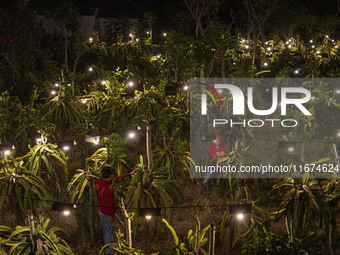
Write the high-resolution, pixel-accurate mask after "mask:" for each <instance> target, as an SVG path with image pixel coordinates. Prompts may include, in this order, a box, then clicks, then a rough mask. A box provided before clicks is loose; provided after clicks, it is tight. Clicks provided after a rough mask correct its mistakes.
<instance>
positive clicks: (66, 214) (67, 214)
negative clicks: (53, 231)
mask: <svg viewBox="0 0 340 255" xmlns="http://www.w3.org/2000/svg"><path fill="white" fill-rule="evenodd" d="M63 213H64V215H65V216H69V215H70V213H71V212H70V211H68V210H65V211H63Z"/></svg>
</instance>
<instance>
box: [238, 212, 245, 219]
mask: <svg viewBox="0 0 340 255" xmlns="http://www.w3.org/2000/svg"><path fill="white" fill-rule="evenodd" d="M236 217H237V219H238V220H243V219H244V214H243V213H238V214H237V215H236Z"/></svg>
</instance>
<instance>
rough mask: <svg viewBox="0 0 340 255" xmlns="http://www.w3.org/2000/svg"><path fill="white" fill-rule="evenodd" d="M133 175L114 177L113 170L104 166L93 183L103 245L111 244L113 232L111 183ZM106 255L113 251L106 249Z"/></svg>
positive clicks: (113, 210)
mask: <svg viewBox="0 0 340 255" xmlns="http://www.w3.org/2000/svg"><path fill="white" fill-rule="evenodd" d="M135 173H136V170H134V171H132V172H131V173H127V174H125V175H121V176H116V177H114V171H113V168H112V167H111V166H105V167H103V169H102V171H101V174H102V178H101V179H99V180H96V181H95V182H96V185H97V191H98V211H99V215H100V217H101V219H102V221H103V237H104V243H105V245H106V244H109V243H112V242H113V239H114V232H115V225H114V218H115V215H116V205H115V193H114V190H113V189H111V188H110V186H111V184H112V182H116V183H119V182H121V180H122V179H123V178H125V177H128V176H131V175H133V174H135ZM106 254H113V249H112V248H110V249H106Z"/></svg>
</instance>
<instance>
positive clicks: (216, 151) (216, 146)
mask: <svg viewBox="0 0 340 255" xmlns="http://www.w3.org/2000/svg"><path fill="white" fill-rule="evenodd" d="M208 153H209V159H210V160H209V161H210V162H212V163H211V164H212V165H213V166H216V165H217V157H218V156H221V155H223V154H225V153H227V148H226V146H225V145H224V144H222V137H221V136H220V135H219V134H216V139H215V140H213V142H212V143H211V145H210V146H209V147H208ZM218 165H221V163H220V164H218ZM211 175H212V174H211V173H209V172H206V173H205V175H204V177H203V182H202V184H203V189H204V196H209V180H210V178H211V177H212V176H211ZM215 178H216V176H215Z"/></svg>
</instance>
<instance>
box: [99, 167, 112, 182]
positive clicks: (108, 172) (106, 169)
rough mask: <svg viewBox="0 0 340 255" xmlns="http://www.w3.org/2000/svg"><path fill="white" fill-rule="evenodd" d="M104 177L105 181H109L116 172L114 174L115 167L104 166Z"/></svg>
mask: <svg viewBox="0 0 340 255" xmlns="http://www.w3.org/2000/svg"><path fill="white" fill-rule="evenodd" d="M101 173H102V177H103V178H104V179H108V178H109V177H110V176H111V175H112V174H113V173H114V172H113V167H111V166H104V167H103V169H102V172H101Z"/></svg>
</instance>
